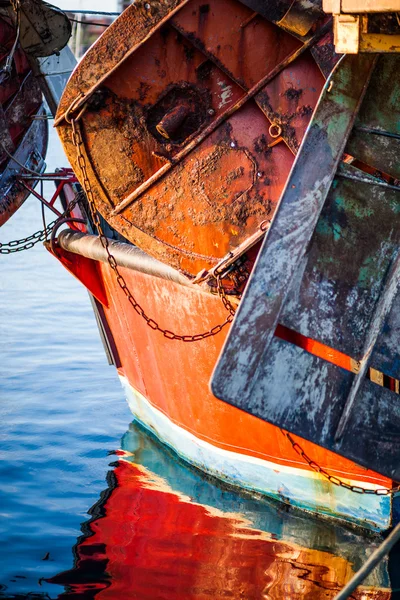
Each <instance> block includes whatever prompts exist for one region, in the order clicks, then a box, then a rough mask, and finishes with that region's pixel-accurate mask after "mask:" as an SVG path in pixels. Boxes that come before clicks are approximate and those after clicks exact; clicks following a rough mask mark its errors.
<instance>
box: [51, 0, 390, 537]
mask: <svg viewBox="0 0 400 600" xmlns="http://www.w3.org/2000/svg"><path fill="white" fill-rule="evenodd" d="M349 2H350V0H349ZM350 3H351V2H350ZM328 4H329V3H328ZM339 4H340V3H339ZM378 4H379V3H378ZM310 6H311V7H312V10H304V7H303V5H302V2H300V1H295V2H286V3H285V2H280V3H279V2H276V3H275V2H270V3H268V4H266V3H260V2H257V0H246V1H245V2H239V1H238V0H212V1H210V2H207V3H204V2H203V1H198V0H183V1H181V2H178V1H177V0H168V1H155V2H140V1H138V2H135V3H134V4H132V5H131V6H130V7H128V9H126V11H125V12H124V13H123V14H122V15H121V17H119V18H118V19H117V21H116V22H115V23H114V24H113V25H112V26H111V27H109V28H108V30H107V31H106V32H105V33H104V34H103V35H102V36H101V38H99V40H98V41H97V43H96V44H95V45H94V46H93V47H92V48H91V49H90V50H89V52H88V53H87V54H86V55H85V57H84V59H83V60H82V61H81V63H79V65H78V67H77V68H76V69H75V71H74V73H73V75H72V77H71V79H70V81H69V83H68V85H67V87H66V89H65V91H64V94H63V96H62V98H61V101H60V106H59V109H58V112H57V116H56V122H55V124H56V126H57V128H58V132H59V135H60V137H61V139H62V142H63V145H64V148H65V151H66V153H67V156H68V158H69V160H70V162H71V165H72V167H73V169H74V170H75V172H76V174H77V176H78V178H79V180H80V182H81V184H82V187H83V190H84V192H85V194H86V201H85V202H81V203H80V209H79V210H78V212H76V213H72V216H73V217H74V216H75V217H77V218H82V216H85V217H86V218H87V229H86V231H84V232H80V233H78V232H73V231H66V232H62V233H61V234H60V235H59V236H58V240H57V241H56V242H55V244H53V252H54V253H55V255H56V256H57V258H58V259H59V260H60V261H61V262H62V263H63V264H64V266H66V267H67V268H68V269H69V270H70V271H71V272H72V273H73V274H74V275H75V276H77V277H78V278H79V279H80V280H81V281H82V282H83V283H84V284H85V285H86V286H87V287H88V289H89V290H90V292H91V293H92V294H93V296H94V298H95V302H96V304H97V307H98V311H99V314H100V321H101V327H102V332H103V337H104V339H105V342H106V345H107V348H108V353H109V356H110V360H111V361H112V362H113V363H114V364H115V365H116V367H117V368H118V372H119V375H120V377H121V381H122V383H123V385H124V387H125V389H126V391H127V396H128V401H129V404H130V406H131V408H132V411H133V412H134V414H135V415H136V416H137V417H138V418H139V419H140V420H141V421H142V422H143V423H144V424H145V425H146V426H147V427H149V428H150V429H151V430H152V431H153V432H155V433H156V435H158V436H159V437H160V438H161V439H162V440H163V441H164V442H166V443H167V444H169V445H170V446H171V447H173V448H174V449H175V450H176V451H177V452H178V453H179V454H180V455H181V456H183V457H184V458H185V459H186V460H189V461H190V462H192V463H194V464H196V465H197V466H199V467H200V468H202V469H204V470H207V471H209V472H211V473H212V474H215V475H216V476H219V477H221V478H223V479H226V480H227V481H229V482H231V483H235V484H238V485H241V486H242V487H247V488H249V489H251V490H256V491H261V492H263V493H267V494H269V495H272V496H274V497H276V498H279V499H281V500H283V501H285V502H289V503H291V504H295V505H297V506H300V507H302V508H307V509H309V510H314V511H317V512H320V513H321V514H327V515H331V516H336V517H339V518H344V519H347V520H349V521H353V522H356V523H359V524H364V525H366V526H370V527H374V528H378V529H385V528H387V527H388V526H389V525H390V524H391V523H392V522H393V519H395V510H394V506H395V498H396V495H397V492H398V488H397V484H396V483H395V481H396V480H400V470H399V467H398V465H399V460H398V459H399V452H400V446H399V444H398V442H397V439H398V433H399V428H400V413H399V409H398V402H397V400H398V395H397V394H398V392H399V379H400V373H399V361H398V351H397V341H396V340H397V334H398V330H399V324H398V323H397V320H398V317H397V315H398V314H399V311H398V310H397V308H396V307H397V302H399V301H400V297H398V282H399V266H398V265H399V261H400V258H399V256H398V245H399V239H398V235H399V234H398V231H399V228H398V226H397V225H398V212H399V211H398V206H399V186H398V179H399V163H398V160H397V159H396V153H397V154H398V145H399V139H400V137H399V136H400V131H399V103H398V94H399V91H398V88H399V85H400V82H399V81H398V75H397V74H398V72H399V69H398V67H399V56H398V54H396V51H397V45H396V44H397V42H398V34H399V31H398V29H399V26H398V22H397V12H396V10H397V9H396V8H393V7H392V8H393V10H392V12H391V13H390V15H389V16H390V18H389V17H388V16H387V15H386V13H384V10H385V9H382V7H381V9H382V12H383V13H384V14H385V15H386V20H385V19H384V18H383V17H382V14H381V13H378V16H377V15H370V14H367V13H363V14H358V13H357V12H355V9H354V6H353V9H354V10H353V12H351V11H350V8H351V7H350V8H349V7H347V8H348V10H349V11H350V13H351V14H350V17H351V18H349V19H347V21H346V18H347V17H348V16H349V15H347V14H344V15H343V14H342V12H343V11H342V8H343V10H344V5H343V6H342V5H341V4H340V6H339V9H338V6H337V3H332V6H330V8H329V6H325V5H324V8H326V9H327V10H331V11H332V12H333V13H334V14H333V21H334V32H333V26H332V19H331V17H330V16H329V15H327V14H326V13H324V12H323V10H322V8H323V7H322V6H321V5H320V3H319V2H317V1H315V2H311V4H310ZM346 6H347V5H346ZM357 10H358V11H359V13H360V12H361V13H362V9H361V8H360V7H358V9H357ZM338 11H339V12H338ZM386 12H387V10H386ZM349 22H352V23H353V22H356V23H358V29H356V27H355V26H353V29H352V31H353V34H354V35H356V36H358V37H357V41H355V40H354V39H353V38H351V39H350V38H349V37H346V35H344V33H343V27H345V24H346V23H349ZM385 28H386V29H385ZM346 31H347V30H346ZM377 31H378V33H376V32H377ZM333 34H334V37H333ZM385 35H389V36H391V42H392V43H391V45H390V44H389V43H388V39H387V38H385V39H384V40H383V37H382V36H385ZM374 36H375V37H374ZM379 36H381V37H379ZM378 38H379V39H378ZM346 40H347V41H346ZM349 40H350V41H349ZM382 40H383V41H382ZM334 42H336V43H337V44H338V47H339V48H341V49H342V50H346V51H347V52H352V54H347V55H344V56H341V55H340V54H339V53H336V52H335V51H334ZM350 42H351V43H350ZM346 43H348V44H349V45H348V46H346ZM382 90H384V92H382ZM96 235H98V236H99V237H98V238H97V237H96ZM238 305H239V309H238V311H237V310H236V309H237V307H238ZM232 322H233V323H232ZM231 323H232V325H231ZM228 330H229V334H228ZM227 334H228V336H227ZM226 336H227V339H226V340H225V338H226ZM224 341H225V343H224V345H223V342H224ZM212 373H213V374H212ZM211 376H212V381H211V386H212V393H211V392H210V390H209V388H208V383H209V380H210V378H211ZM218 398H219V399H221V400H223V401H224V402H221V401H220V400H218ZM282 433H283V435H282ZM294 436H300V437H301V438H302V439H301V440H300V439H299V438H297V437H294ZM360 465H361V466H360Z"/></svg>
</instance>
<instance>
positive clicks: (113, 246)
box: [57, 229, 200, 291]
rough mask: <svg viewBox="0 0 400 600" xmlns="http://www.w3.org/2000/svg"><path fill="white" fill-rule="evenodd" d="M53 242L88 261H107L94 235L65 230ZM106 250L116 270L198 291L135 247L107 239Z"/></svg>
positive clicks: (185, 278) (197, 288) (174, 271)
mask: <svg viewBox="0 0 400 600" xmlns="http://www.w3.org/2000/svg"><path fill="white" fill-rule="evenodd" d="M57 239H58V244H59V246H60V247H61V248H63V249H64V250H67V251H68V252H72V253H73V254H80V255H81V256H86V258H90V259H92V260H97V261H100V262H104V263H106V262H107V252H106V250H105V249H104V248H103V246H102V243H101V241H100V239H99V237H98V236H96V235H90V234H88V233H80V232H79V233H78V232H75V231H71V230H70V229H66V230H64V231H61V232H60V234H59V236H58V238H57ZM109 248H110V252H111V254H112V255H113V256H114V258H115V260H116V262H117V265H118V266H119V267H125V268H127V269H131V270H132V271H139V272H140V273H146V274H147V275H152V276H154V277H159V278H161V279H169V280H170V281H174V282H176V283H179V284H180V285H186V286H188V287H191V288H192V289H194V290H198V291H200V288H199V286H197V285H193V284H192V282H191V280H190V279H188V278H187V277H185V276H184V275H182V274H181V273H179V271H176V270H175V269H173V268H172V267H169V266H168V265H165V264H164V263H162V262H160V261H159V260H156V259H155V258H152V257H151V256H149V255H148V254H146V253H145V252H143V251H142V250H140V249H139V248H137V247H136V246H133V245H131V244H126V243H124V242H116V241H114V240H110V239H109Z"/></svg>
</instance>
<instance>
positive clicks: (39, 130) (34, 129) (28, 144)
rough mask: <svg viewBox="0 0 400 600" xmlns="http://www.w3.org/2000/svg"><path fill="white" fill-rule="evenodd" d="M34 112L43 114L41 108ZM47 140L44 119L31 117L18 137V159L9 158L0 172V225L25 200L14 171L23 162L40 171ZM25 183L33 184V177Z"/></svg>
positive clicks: (22, 189)
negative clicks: (32, 119)
mask: <svg viewBox="0 0 400 600" xmlns="http://www.w3.org/2000/svg"><path fill="white" fill-rule="evenodd" d="M37 114H38V116H39V117H40V116H43V115H44V114H45V110H44V109H43V108H42V109H41V110H40V111H38V113H37ZM47 141H48V123H47V120H46V119H40V118H39V119H37V120H34V121H32V123H31V125H30V127H29V129H28V130H27V131H26V133H25V135H24V137H23V138H22V140H20V141H19V144H18V148H17V149H16V151H15V152H14V153H13V156H14V157H15V159H16V160H17V161H18V163H21V165H22V166H20V165H19V164H18V163H16V162H14V161H13V160H12V159H9V161H8V163H7V164H6V166H5V167H4V168H3V171H2V173H1V176H0V227H1V225H3V224H4V223H5V222H6V221H7V220H8V219H9V218H10V217H11V216H12V215H13V214H14V213H15V212H16V211H17V210H18V208H19V207H20V206H21V205H22V204H23V203H24V202H25V200H26V199H27V197H28V196H29V193H30V192H29V191H27V190H26V189H25V188H24V187H23V186H22V185H21V184H20V183H18V182H17V181H16V175H17V174H18V173H23V172H24V168H23V166H26V167H27V168H28V169H31V170H33V171H35V172H39V173H42V172H43V171H44V169H45V168H46V163H45V162H44V158H45V156H46V151H47ZM26 183H28V184H29V185H31V186H32V185H34V184H35V181H34V179H28V180H27V182H26Z"/></svg>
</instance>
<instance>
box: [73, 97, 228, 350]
mask: <svg viewBox="0 0 400 600" xmlns="http://www.w3.org/2000/svg"><path fill="white" fill-rule="evenodd" d="M78 99H79V98H78ZM75 103H76V101H74V102H73V103H72V105H71V107H70V109H69V111H67V114H66V116H65V118H66V120H67V122H68V123H69V124H70V125H71V128H72V143H73V144H74V146H75V147H76V152H77V161H78V167H79V170H80V172H81V175H82V187H83V189H84V191H85V193H86V197H87V200H88V204H89V209H90V213H91V216H92V220H93V223H94V225H95V227H96V229H97V231H98V234H99V239H100V241H101V244H102V246H103V248H104V249H105V251H106V253H107V262H108V264H109V265H110V267H111V269H112V271H113V273H114V275H115V277H116V281H117V283H118V285H119V287H120V288H121V290H122V291H123V292H124V294H125V296H126V297H127V299H128V302H129V303H130V304H131V306H132V307H133V309H134V310H135V311H136V313H137V314H138V315H139V316H141V317H142V318H143V319H144V320H145V321H146V323H147V325H148V326H149V327H150V328H151V329H154V330H155V331H159V332H160V333H162V334H163V336H164V337H166V338H168V339H169V340H178V341H181V342H198V341H200V340H204V339H206V338H208V337H212V336H214V335H217V334H218V333H220V331H222V329H223V328H224V327H226V325H228V324H229V323H231V322H232V321H233V317H234V314H235V311H234V309H233V307H232V306H231V304H230V302H229V301H228V300H227V298H226V296H225V292H224V291H222V290H223V288H222V283H221V281H220V277H219V276H218V277H217V286H218V291H219V293H220V294H221V297H222V302H223V304H224V306H225V308H226V309H227V311H228V312H229V315H228V316H227V318H226V319H225V321H224V322H223V323H221V324H220V325H216V326H215V327H212V329H210V330H208V331H204V332H203V333H197V334H194V335H181V334H178V333H174V332H173V331H170V330H169V329H164V328H162V327H160V325H159V324H158V323H157V321H155V320H154V319H152V318H150V317H149V316H148V315H147V314H146V313H145V311H144V309H143V308H142V307H141V306H140V304H139V303H138V302H137V300H136V298H135V297H134V295H133V294H132V292H131V291H130V290H129V288H128V285H127V283H126V281H125V278H124V276H123V275H122V274H121V272H120V270H119V268H118V265H117V261H116V260H115V257H114V256H113V255H112V254H111V251H110V246H109V241H108V238H107V237H106V235H105V234H104V232H103V229H102V226H101V222H100V216H99V213H98V212H97V209H96V204H95V201H94V195H93V190H92V186H91V184H90V181H89V177H88V174H87V168H86V159H85V156H84V154H83V152H82V146H83V145H84V143H83V139H82V134H81V129H80V125H79V119H80V117H81V116H82V114H83V112H84V110H85V107H84V108H83V109H82V110H81V111H80V113H79V114H78V115H77V117H76V118H75V119H74V118H71V117H70V116H69V114H70V112H71V111H72V109H73V106H74V104H75Z"/></svg>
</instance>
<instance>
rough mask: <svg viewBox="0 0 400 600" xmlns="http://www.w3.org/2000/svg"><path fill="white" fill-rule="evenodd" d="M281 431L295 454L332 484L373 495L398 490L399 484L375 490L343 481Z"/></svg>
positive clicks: (399, 488)
mask: <svg viewBox="0 0 400 600" xmlns="http://www.w3.org/2000/svg"><path fill="white" fill-rule="evenodd" d="M281 432H282V433H283V435H284V436H285V437H287V439H288V440H289V442H290V443H291V444H292V446H293V449H294V450H295V452H297V454H298V455H299V456H301V458H303V459H304V460H305V461H306V463H307V464H308V466H309V467H311V469H312V470H313V471H315V472H316V473H320V475H322V476H323V477H325V479H327V480H328V481H330V483H333V485H337V486H339V487H342V488H345V489H346V490H349V491H350V492H354V493H356V494H371V495H375V496H389V495H391V494H395V493H396V492H398V491H400V485H396V487H394V488H391V489H390V490H389V489H387V488H377V489H376V490H372V489H369V488H363V487H360V486H358V485H350V484H349V483H346V482H345V481H343V479H340V477H336V476H335V475H331V474H330V473H328V472H327V471H325V469H323V468H322V467H321V466H320V465H318V464H317V463H316V462H315V461H314V460H312V459H311V458H310V457H309V456H308V455H307V454H306V453H305V452H304V450H303V448H302V447H301V446H300V444H298V443H297V442H296V441H295V440H294V439H293V437H292V436H291V435H290V433H288V432H287V431H283V429H281Z"/></svg>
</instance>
